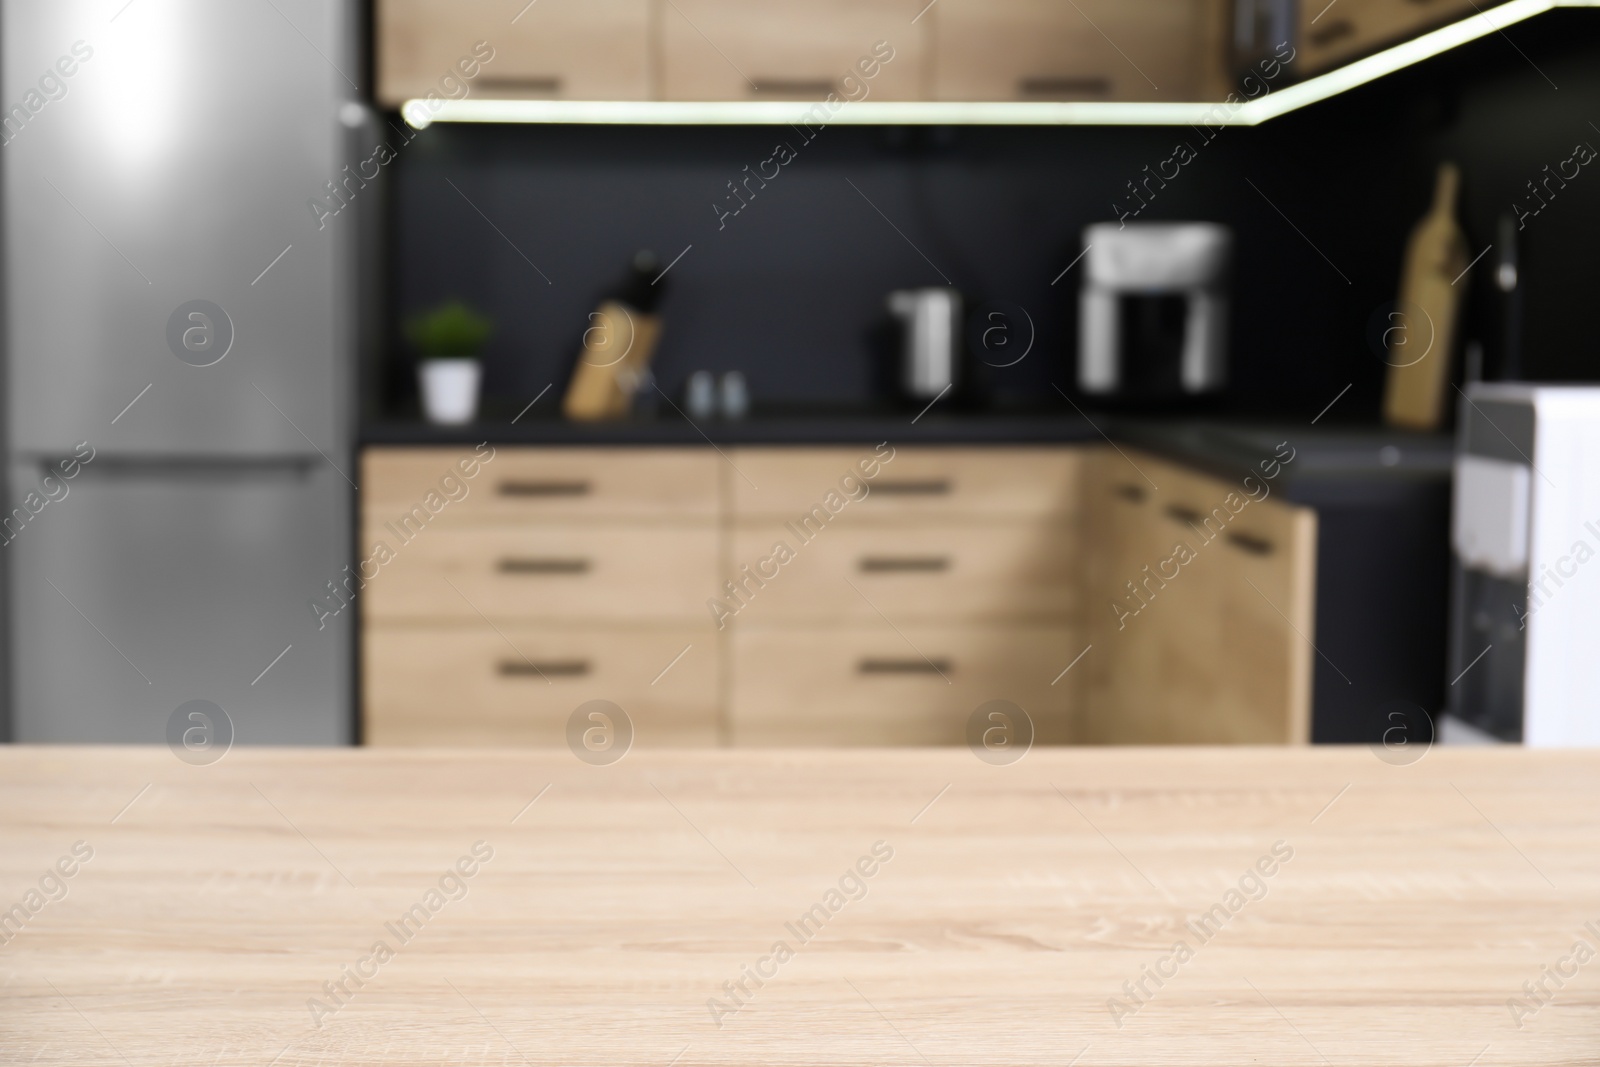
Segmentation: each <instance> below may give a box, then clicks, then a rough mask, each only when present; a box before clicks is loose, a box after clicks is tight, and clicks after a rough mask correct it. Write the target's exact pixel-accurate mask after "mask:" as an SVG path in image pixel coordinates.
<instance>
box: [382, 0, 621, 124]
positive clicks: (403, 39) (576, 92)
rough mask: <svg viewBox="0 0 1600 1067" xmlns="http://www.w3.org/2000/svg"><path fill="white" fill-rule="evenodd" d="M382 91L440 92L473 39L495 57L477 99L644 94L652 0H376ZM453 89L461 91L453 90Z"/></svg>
mask: <svg viewBox="0 0 1600 1067" xmlns="http://www.w3.org/2000/svg"><path fill="white" fill-rule="evenodd" d="M375 19H376V27H377V66H378V97H379V100H380V101H381V102H383V103H385V104H388V105H390V106H397V105H399V104H400V103H402V102H403V101H405V100H408V99H412V98H416V97H426V96H427V95H428V94H429V93H437V94H438V95H439V96H441V97H448V96H450V95H452V94H451V91H450V90H451V85H450V84H449V83H446V84H444V85H441V82H440V79H442V78H444V77H445V76H446V74H447V73H449V72H450V71H451V70H452V68H454V67H455V64H456V62H457V60H459V59H461V58H462V57H464V56H467V55H469V54H471V51H472V46H473V45H474V43H476V42H478V41H484V42H486V43H487V44H488V45H489V46H490V47H492V48H493V49H494V55H493V58H492V59H491V60H490V61H489V62H487V63H485V64H483V67H482V70H481V72H480V73H479V74H478V76H477V77H476V78H473V79H471V81H470V82H469V83H468V84H469V85H470V95H471V96H473V97H494V96H514V97H534V98H541V97H542V98H551V99H571V100H646V99H649V98H650V95H651V86H650V81H651V71H650V0H538V2H537V3H534V4H530V5H528V6H527V7H526V8H524V7H523V6H522V5H521V4H520V3H508V2H505V0H378V2H377V5H376V12H375ZM456 95H459V93H457V94H456Z"/></svg>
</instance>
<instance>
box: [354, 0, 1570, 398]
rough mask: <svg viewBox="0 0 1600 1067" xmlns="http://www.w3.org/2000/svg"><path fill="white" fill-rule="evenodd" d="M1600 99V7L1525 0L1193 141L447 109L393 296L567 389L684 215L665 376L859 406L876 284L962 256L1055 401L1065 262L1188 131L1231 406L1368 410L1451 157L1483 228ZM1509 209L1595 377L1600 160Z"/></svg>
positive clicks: (1016, 393) (950, 264)
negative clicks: (782, 156) (1230, 269)
mask: <svg viewBox="0 0 1600 1067" xmlns="http://www.w3.org/2000/svg"><path fill="white" fill-rule="evenodd" d="M1508 38H1509V40H1508ZM1513 44H1514V45H1515V47H1513ZM1519 49H1520V54H1519ZM1591 121H1593V122H1594V123H1595V125H1591ZM1596 126H1600V15H1596V13H1594V12H1589V11H1570V12H1560V13H1555V14H1549V15H1544V16H1541V17H1539V18H1537V19H1535V20H1533V21H1532V22H1531V23H1528V24H1525V25H1523V26H1519V27H1513V28H1512V29H1511V30H1509V31H1507V35H1506V36H1501V35H1498V34H1491V35H1489V36H1488V37H1486V38H1484V39H1482V40H1479V41H1477V42H1475V43H1474V44H1472V45H1469V46H1467V47H1466V48H1463V49H1460V50H1458V51H1456V52H1453V53H1450V54H1447V55H1445V56H1442V57H1438V58H1436V59H1434V60H1431V61H1429V62H1428V63H1425V64H1423V65H1422V66H1420V67H1417V68H1413V69H1411V70H1408V71H1404V72H1401V73H1400V74H1398V75H1394V76H1391V77H1389V78H1386V79H1384V80H1382V81H1380V82H1378V83H1374V84H1372V85H1369V86H1365V87H1363V88H1361V89H1358V90H1355V91H1353V92H1351V93H1349V94H1346V95H1345V96H1343V97H1340V98H1337V99H1334V100H1331V101H1327V102H1324V103H1322V104H1318V105H1313V106H1312V107H1310V108H1308V109H1306V110H1303V111H1300V112H1296V113H1292V114H1290V115H1287V116H1285V117H1283V118H1279V119H1275V120H1272V121H1271V122H1269V123H1267V124H1266V125H1264V126H1261V127H1256V128H1233V129H1225V130H1222V131H1220V132H1218V133H1216V135H1215V139H1214V140H1211V141H1209V142H1207V141H1205V140H1204V138H1203V136H1202V134H1201V133H1200V132H1198V131H1196V130H1194V129H1189V128H1180V129H1172V128H1096V127H1076V128H1040V129H1033V128H984V127H961V128H954V129H928V128H910V129H906V128H895V129H880V128H856V127H847V126H835V127H831V128H828V129H826V130H824V131H822V132H820V133H819V134H817V136H816V138H815V140H813V141H811V142H809V143H806V142H803V141H802V140H801V138H800V137H799V136H798V134H796V132H795V131H793V130H791V129H788V128H786V127H732V128H705V127H695V128H674V127H559V126H503V127H493V126H469V125H459V126H457V125H435V126H433V127H431V128H429V129H427V130H425V131H423V132H422V133H421V134H419V135H418V136H417V137H416V139H415V140H414V141H412V142H411V143H410V144H409V145H407V146H406V147H405V148H404V149H402V150H401V152H400V154H399V155H400V158H399V159H398V160H397V161H396V162H395V163H394V164H392V165H391V167H390V168H389V170H390V177H389V180H390V181H391V182H392V186H391V188H390V191H389V197H388V203H389V213H390V217H391V225H390V227H389V233H388V249H387V251H388V262H389V263H390V265H391V270H390V284H389V294H388V300H387V304H388V308H387V309H386V310H387V313H388V318H389V321H390V322H391V323H393V322H394V321H395V320H397V319H398V318H399V317H400V316H401V315H403V314H405V313H407V312H409V311H411V310H414V309H416V308H418V307H421V306H425V305H427V304H429V303H431V302H434V301H437V300H440V299H442V298H445V297H448V296H452V295H455V296H460V297H462V298H464V299H466V300H468V301H469V302H471V303H474V304H476V305H478V306H480V307H481V308H482V309H483V310H485V311H487V312H488V313H489V314H490V315H492V316H493V318H494V319H495V321H496V323H497V325H498V331H497V334H496V336H495V338H494V340H493V342H492V343H491V346H490V350H489V352H488V355H487V360H486V363H487V379H486V386H485V387H486V390H487V393H488V395H489V397H490V401H489V403H490V404H491V406H492V407H494V408H499V409H502V410H506V409H509V410H511V411H515V410H516V409H518V408H520V407H521V406H522V404H523V403H525V402H526V401H527V400H528V399H531V398H532V397H533V396H534V395H535V394H537V393H538V392H539V391H540V390H541V389H543V388H544V386H545V385H546V384H548V383H550V382H552V381H553V382H555V383H557V390H555V391H553V392H556V391H559V389H560V387H561V383H562V382H564V381H565V379H566V376H567V374H568V373H569V370H570V366H571V363H572V359H573V356H574V353H575V351H576V346H577V343H578V338H579V335H580V334H581V332H582V330H583V329H584V327H585V325H586V324H587V315H588V313H589V312H590V311H591V310H593V307H594V304H595V300H596V297H597V295H598V294H599V293H600V292H601V291H602V290H603V289H604V288H605V287H606V286H607V285H608V284H609V283H611V282H612V281H613V280H614V279H615V278H617V277H618V276H619V275H620V274H621V272H622V270H623V268H624V267H625V265H626V264H627V262H628V260H629V258H630V257H631V256H632V255H633V253H634V252H635V251H636V250H638V249H641V248H649V249H653V250H654V251H656V252H657V253H658V254H659V255H660V256H661V257H662V259H663V261H667V260H671V259H672V258H673V257H674V256H677V255H678V254H679V253H680V252H682V251H683V250H684V249H685V248H686V247H688V246H691V245H692V246H693V247H692V248H690V250H689V251H688V252H687V253H686V254H685V255H684V256H683V258H682V259H681V260H680V261H679V262H678V263H677V265H676V266H674V267H673V268H672V270H671V272H670V273H669V274H668V275H667V277H666V279H665V281H664V282H663V283H662V284H663V285H666V286H669V291H668V293H667V296H666V298H665V301H664V304H663V306H662V312H663V314H664V316H665V320H666V332H665V335H664V339H663V343H662V347H661V350H660V352H659V355H658V357H657V362H656V372H657V374H658V377H659V378H660V380H661V384H662V386H663V387H664V388H665V389H666V390H667V391H668V392H669V393H671V394H673V395H674V396H676V395H677V394H678V392H679V391H680V390H681V388H682V384H683V381H684V379H685V378H686V377H687V376H688V374H689V373H691V372H692V371H694V370H697V369H701V368H704V369H708V370H712V371H724V370H734V369H737V370H740V371H743V372H744V374H745V375H746V377H747V378H748V380H749V382H750V387H751V391H752V393H753V395H754V396H755V398H756V400H757V402H758V403H761V402H766V403H778V404H813V403H814V404H825V405H838V406H845V405H854V404H861V403H866V402H869V401H871V400H872V399H874V395H875V390H876V389H877V384H876V379H875V373H876V372H875V370H874V362H873V358H874V357H873V352H874V348H873V347H872V342H871V340H870V334H871V331H872V328H873V327H874V325H875V324H878V323H880V322H881V321H882V319H883V317H884V313H883V302H884V296H885V294H886V293H887V292H888V291H889V290H891V289H895V288H901V287H906V286H921V285H937V284H941V283H942V282H943V281H944V280H945V279H946V278H948V280H949V281H950V282H951V283H953V284H954V285H956V286H958V287H959V288H961V289H962V290H963V291H964V292H966V293H968V294H969V298H970V299H971V300H972V301H973V302H974V303H976V304H979V305H982V304H984V303H985V302H1003V303H1005V304H1009V305H1012V306H1016V305H1020V306H1021V307H1022V308H1025V309H1026V310H1027V312H1028V314H1029V315H1030V316H1031V318H1032V320H1033V322H1034V324H1035V325H1036V329H1037V337H1036V342H1035V346H1034V348H1033V350H1032V352H1031V353H1030V354H1029V356H1028V358H1026V359H1024V360H1023V361H1022V362H1021V363H1019V364H1017V365H1016V366H1014V367H1011V368H1007V369H1006V370H1004V371H995V372H993V374H992V377H993V383H992V386H993V388H994V390H995V391H996V393H997V394H998V395H999V396H1001V397H1002V398H1004V399H1008V400H1012V401H1016V402H1020V403H1029V402H1033V403H1038V404H1050V403H1061V401H1060V399H1059V398H1058V397H1057V396H1056V395H1055V392H1054V390H1052V389H1051V383H1052V382H1055V383H1058V384H1060V385H1062V386H1064V387H1067V388H1069V389H1070V388H1071V384H1072V381H1073V376H1074V371H1073V361H1074V358H1075V356H1074V348H1075V344H1074V333H1075V313H1074V310H1073V303H1074V301H1075V299H1076V292H1077V285H1078V281H1079V278H1078V270H1077V268H1074V270H1073V271H1071V272H1069V273H1068V274H1066V276H1065V277H1062V278H1061V279H1060V281H1059V283H1057V284H1054V285H1052V279H1055V278H1056V277H1057V276H1058V274H1060V272H1061V271H1062V269H1063V268H1064V267H1066V266H1067V264H1068V263H1070V262H1071V261H1072V259H1073V258H1074V256H1076V255H1077V253H1078V251H1079V249H1080V247H1081V246H1080V237H1079V234H1080V232H1081V230H1082V228H1083V227H1084V226H1085V225H1087V224H1088V223H1091V222H1096V221H1104V220H1107V219H1112V218H1114V217H1115V212H1116V211H1118V210H1126V208H1127V207H1128V206H1129V205H1130V204H1132V203H1134V201H1132V200H1131V199H1130V197H1129V194H1128V190H1127V183H1128V182H1130V181H1134V180H1136V179H1142V178H1143V176H1144V174H1143V168H1144V167H1145V166H1146V165H1149V166H1150V167H1151V168H1152V170H1153V169H1154V168H1155V165H1156V164H1157V163H1158V162H1159V161H1161V160H1163V159H1166V158H1167V157H1168V156H1170V155H1171V154H1172V152H1173V148H1174V146H1175V144H1176V143H1178V142H1180V141H1182V142H1185V143H1187V144H1188V145H1189V146H1190V147H1191V148H1193V149H1195V150H1196V158H1195V159H1194V161H1193V162H1191V163H1189V164H1188V165H1187V166H1185V167H1184V168H1183V169H1182V171H1181V173H1180V174H1179V175H1178V177H1177V178H1175V179H1173V180H1171V181H1170V182H1168V183H1167V185H1166V187H1165V188H1164V189H1159V191H1158V193H1157V196H1156V197H1155V198H1154V199H1153V200H1151V201H1150V203H1149V206H1148V208H1146V209H1145V210H1144V211H1143V212H1142V213H1141V214H1140V215H1139V216H1138V217H1139V218H1140V219H1141V220H1179V219H1206V220H1215V221H1220V222H1224V223H1227V224H1229V225H1231V226H1232V227H1234V229H1235V231H1236V241H1237V244H1236V262H1235V269H1234V293H1235V305H1234V318H1233V328H1232V350H1231V365H1230V378H1231V388H1230V392H1229V400H1228V403H1229V406H1230V407H1232V408H1234V409H1236V410H1239V411H1249V412H1263V413H1269V414H1279V415H1289V414H1291V413H1293V414H1294V415H1298V414H1299V413H1301V412H1305V413H1307V415H1308V417H1309V415H1310V414H1315V413H1316V412H1317V411H1318V410H1320V409H1321V408H1322V406H1323V405H1324V404H1326V403H1327V402H1328V400H1330V399H1331V398H1332V397H1333V396H1334V395H1335V394H1336V393H1338V392H1339V390H1341V389H1343V388H1344V387H1345V385H1346V384H1347V383H1351V382H1353V383H1354V388H1353V389H1352V390H1351V391H1350V394H1349V395H1348V396H1346V397H1345V398H1344V399H1343V400H1342V401H1341V402H1340V409H1339V410H1340V413H1341V414H1343V415H1345V416H1346V417H1352V416H1358V415H1368V416H1372V415H1374V414H1375V413H1376V411H1377V408H1378V403H1379V397H1380V394H1381V388H1382V372H1383V369H1384V368H1383V365H1382V364H1381V363H1380V362H1379V361H1378V360H1377V359H1376V358H1375V356H1374V355H1373V354H1372V352H1371V351H1370V350H1369V347H1368V344H1367V342H1366V340H1365V338H1366V334H1367V332H1368V322H1369V319H1370V318H1371V316H1372V314H1373V312H1374V311H1375V310H1377V309H1378V308H1379V307H1380V306H1381V305H1383V304H1384V303H1386V302H1388V301H1392V300H1393V299H1394V298H1395V295H1396V287H1397V285H1398V277H1399V270H1400V258H1401V250H1402V247H1403V244H1404V241H1405V237H1406V234H1407V232H1408V231H1409V229H1410V227H1411V226H1412V225H1413V223H1414V222H1415V221H1416V219H1417V218H1418V217H1419V215H1420V214H1421V213H1422V212H1423V211H1424V210H1425V209H1426V206H1427V204H1428V201H1429V198H1430V196H1431V192H1432V185H1433V170H1434V167H1435V166H1436V164H1437V162H1438V161H1439V160H1440V159H1444V158H1450V159H1454V160H1456V161H1457V162H1459V163H1460V164H1461V166H1462V168H1463V170H1464V173H1465V187H1464V204H1463V211H1462V218H1463V222H1464V225H1465V227H1466V229H1467V232H1468V240H1469V243H1470V245H1471V251H1472V254H1476V253H1477V252H1478V251H1481V250H1482V249H1483V248H1484V247H1485V246H1486V245H1488V244H1490V243H1491V242H1493V241H1494V240H1496V234H1495V220H1496V218H1497V217H1498V215H1500V214H1501V213H1504V212H1507V211H1510V210H1511V208H1512V204H1513V202H1522V203H1524V204H1526V205H1530V206H1537V204H1536V203H1535V202H1534V201H1532V200H1531V199H1530V198H1529V194H1528V193H1527V190H1526V189H1525V183H1526V182H1528V181H1530V180H1535V179H1540V178H1542V177H1544V172H1543V171H1542V168H1543V167H1544V166H1545V165H1546V164H1550V165H1551V166H1552V167H1554V166H1555V165H1556V164H1557V163H1558V162H1560V161H1562V160H1565V159H1567V158H1568V157H1570V156H1571V155H1572V149H1573V146H1574V145H1575V144H1577V143H1578V142H1580V141H1587V142H1588V143H1589V144H1591V145H1595V146H1597V147H1600V129H1597V128H1596ZM779 140H784V141H786V142H787V143H789V144H790V145H791V146H792V147H794V148H796V149H798V157H797V158H796V159H795V160H794V161H793V162H791V163H789V164H788V165H787V166H785V167H783V168H782V171H781V173H780V174H779V176H778V177H777V178H775V179H773V180H771V181H769V182H768V183H767V186H766V188H765V189H759V188H758V190H757V193H756V196H755V198H754V199H753V200H752V201H751V202H750V203H749V204H748V206H747V207H746V208H745V209H744V210H743V211H742V212H741V213H740V214H738V215H737V216H733V217H730V218H727V219H726V220H725V223H720V224H719V220H718V217H717V212H716V211H715V210H714V209H713V207H712V205H713V203H724V204H726V203H727V201H726V199H725V198H726V196H727V183H728V182H729V181H730V180H735V179H740V178H742V177H743V176H744V168H745V167H746V166H747V165H748V166H749V167H751V168H752V170H754V168H755V166H756V164H757V163H759V162H761V161H762V160H764V159H766V158H768V157H769V156H770V155H771V154H772V151H773V147H774V145H775V144H776V143H777V142H778V141H779ZM769 169H770V168H769ZM1169 171H1170V168H1169ZM1519 196H1520V197H1521V200H1520V201H1519V200H1518V198H1519ZM469 200H470V203H469ZM869 200H870V202H869ZM1269 201H1270V203H1269ZM1114 203H1115V204H1116V205H1119V207H1114V206H1113V205H1114ZM480 211H481V214H480ZM880 212H881V213H880ZM1525 226H1526V228H1525V230H1524V231H1523V233H1522V234H1521V237H1522V238H1523V241H1524V247H1523V258H1524V264H1523V281H1524V284H1525V287H1526V291H1527V311H1526V333H1525V342H1524V343H1525V349H1526V355H1525V361H1526V368H1525V369H1526V370H1527V372H1528V374H1529V376H1531V377H1540V378H1548V379H1590V378H1600V361H1596V360H1595V358H1594V356H1593V354H1592V353H1593V352H1594V341H1593V339H1592V336H1591V335H1592V327H1591V322H1592V317H1591V316H1590V315H1589V314H1586V313H1587V312H1588V311H1589V310H1590V308H1591V307H1592V306H1593V304H1594V302H1595V300H1596V298H1597V297H1600V281H1597V278H1596V275H1595V272H1594V269H1593V264H1594V256H1595V242H1596V238H1597V237H1600V165H1595V166H1588V167H1585V168H1584V169H1583V170H1582V172H1581V173H1580V174H1579V176H1578V177H1577V178H1575V179H1572V180H1571V181H1570V182H1569V183H1568V186H1567V188H1565V189H1562V190H1561V191H1560V192H1559V194H1558V195H1557V197H1556V198H1555V199H1554V200H1551V201H1550V203H1549V206H1548V207H1546V208H1545V209H1544V210H1543V211H1542V213H1541V214H1539V215H1538V216H1535V217H1529V218H1528V219H1526V220H1525ZM1297 230H1298V231H1299V232H1297ZM513 244H514V245H515V247H513ZM1313 246H1314V247H1313ZM524 257H526V258H524ZM1494 258H1495V253H1493V252H1491V253H1490V254H1489V255H1488V256H1486V257H1485V258H1484V259H1483V260H1482V261H1480V263H1479V265H1478V267H1477V269H1476V270H1475V271H1474V272H1473V274H1472V275H1471V276H1470V278H1469V279H1467V280H1464V281H1463V282H1462V284H1463V285H1464V286H1470V289H1469V292H1468V310H1467V324H1466V331H1467V335H1468V336H1478V335H1480V334H1481V335H1483V336H1484V337H1485V340H1486V347H1487V348H1488V364H1489V367H1490V369H1491V370H1493V368H1494V367H1495V365H1496V360H1497V359H1498V351H1499V347H1498V342H1497V338H1498V333H1499V327H1498V326H1497V325H1496V322H1495V318H1494V316H1495V313H1496V307H1495V305H1494V303H1493V301H1494V298H1495V294H1494V290H1493V287H1492V285H1491V284H1490V275H1491V274H1492V265H1493V261H1494ZM530 261H531V263H530ZM1019 340H1020V338H1019ZM387 348H388V350H389V352H390V353H391V355H390V358H389V359H388V360H387V361H386V362H385V363H384V365H383V367H382V368H381V369H380V372H379V375H378V381H376V382H375V383H373V386H374V388H373V390H372V395H374V396H375V398H376V399H375V401H374V405H373V406H375V407H376V408H378V411H376V412H374V414H380V415H381V414H384V413H387V412H390V411H394V410H401V409H404V408H406V407H407V406H409V405H410V404H411V403H413V402H414V400H413V397H414V388H413V386H412V377H413V372H412V365H411V360H410V357H409V355H408V354H406V353H404V351H403V348H402V347H401V346H400V345H399V344H398V342H397V341H394V342H392V343H391V344H389V345H388V346H387ZM547 403H549V401H547Z"/></svg>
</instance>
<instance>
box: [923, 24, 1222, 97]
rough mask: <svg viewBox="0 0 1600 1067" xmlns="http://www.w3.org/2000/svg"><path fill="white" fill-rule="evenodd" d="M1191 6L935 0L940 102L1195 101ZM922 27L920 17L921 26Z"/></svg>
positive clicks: (1197, 54) (1195, 29)
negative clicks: (936, 2)
mask: <svg viewBox="0 0 1600 1067" xmlns="http://www.w3.org/2000/svg"><path fill="white" fill-rule="evenodd" d="M1204 9H1205V5H1204V4H1203V3H1201V2H1197V0H1079V2H1076V3H1074V2H1072V0H939V3H938V6H936V7H935V8H933V9H932V11H930V13H929V15H928V18H929V19H931V20H932V32H933V35H934V41H935V43H934V46H933V63H932V68H933V93H932V95H933V97H934V99H937V100H953V101H964V100H1024V101H1040V100H1193V99H1196V98H1197V93H1198V87H1199V86H1198V81H1199V72H1200V71H1201V69H1202V67H1203V65H1204V64H1203V62H1202V59H1203V56H1202V51H1203V48H1204V43H1205V38H1206V35H1205V34H1203V33H1202V32H1201V25H1200V24H1201V21H1202V19H1201V16H1202V12H1203V10H1204ZM925 21H926V20H925Z"/></svg>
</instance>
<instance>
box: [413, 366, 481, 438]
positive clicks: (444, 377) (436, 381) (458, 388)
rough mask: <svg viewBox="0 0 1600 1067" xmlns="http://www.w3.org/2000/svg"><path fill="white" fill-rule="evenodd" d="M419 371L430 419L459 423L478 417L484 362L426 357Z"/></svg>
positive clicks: (423, 397) (425, 411)
mask: <svg viewBox="0 0 1600 1067" xmlns="http://www.w3.org/2000/svg"><path fill="white" fill-rule="evenodd" d="M417 372H418V375H419V377H420V378H421V382H422V410H423V413H424V414H426V415H427V416H428V421H429V422H433V423H439V424H441V425H445V426H459V425H461V424H462V423H465V422H471V421H472V420H473V419H474V418H475V417H477V414H478V385H479V383H480V382H481V381H482V379H483V364H481V363H479V362H478V361H477V360H475V359H425V360H423V361H422V364H421V366H420V367H419V368H418V370H417Z"/></svg>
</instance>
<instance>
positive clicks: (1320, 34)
mask: <svg viewBox="0 0 1600 1067" xmlns="http://www.w3.org/2000/svg"><path fill="white" fill-rule="evenodd" d="M1355 32H1356V24H1355V23H1353V22H1351V21H1350V20H1349V19H1334V20H1333V21H1332V22H1330V23H1328V24H1327V25H1326V26H1324V27H1322V28H1321V29H1319V30H1312V31H1311V33H1310V37H1311V43H1312V44H1314V45H1316V46H1317V47H1318V48H1326V47H1327V46H1328V45H1330V44H1333V43H1335V42H1336V41H1342V40H1344V38H1346V37H1352V36H1354V35H1355Z"/></svg>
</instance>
